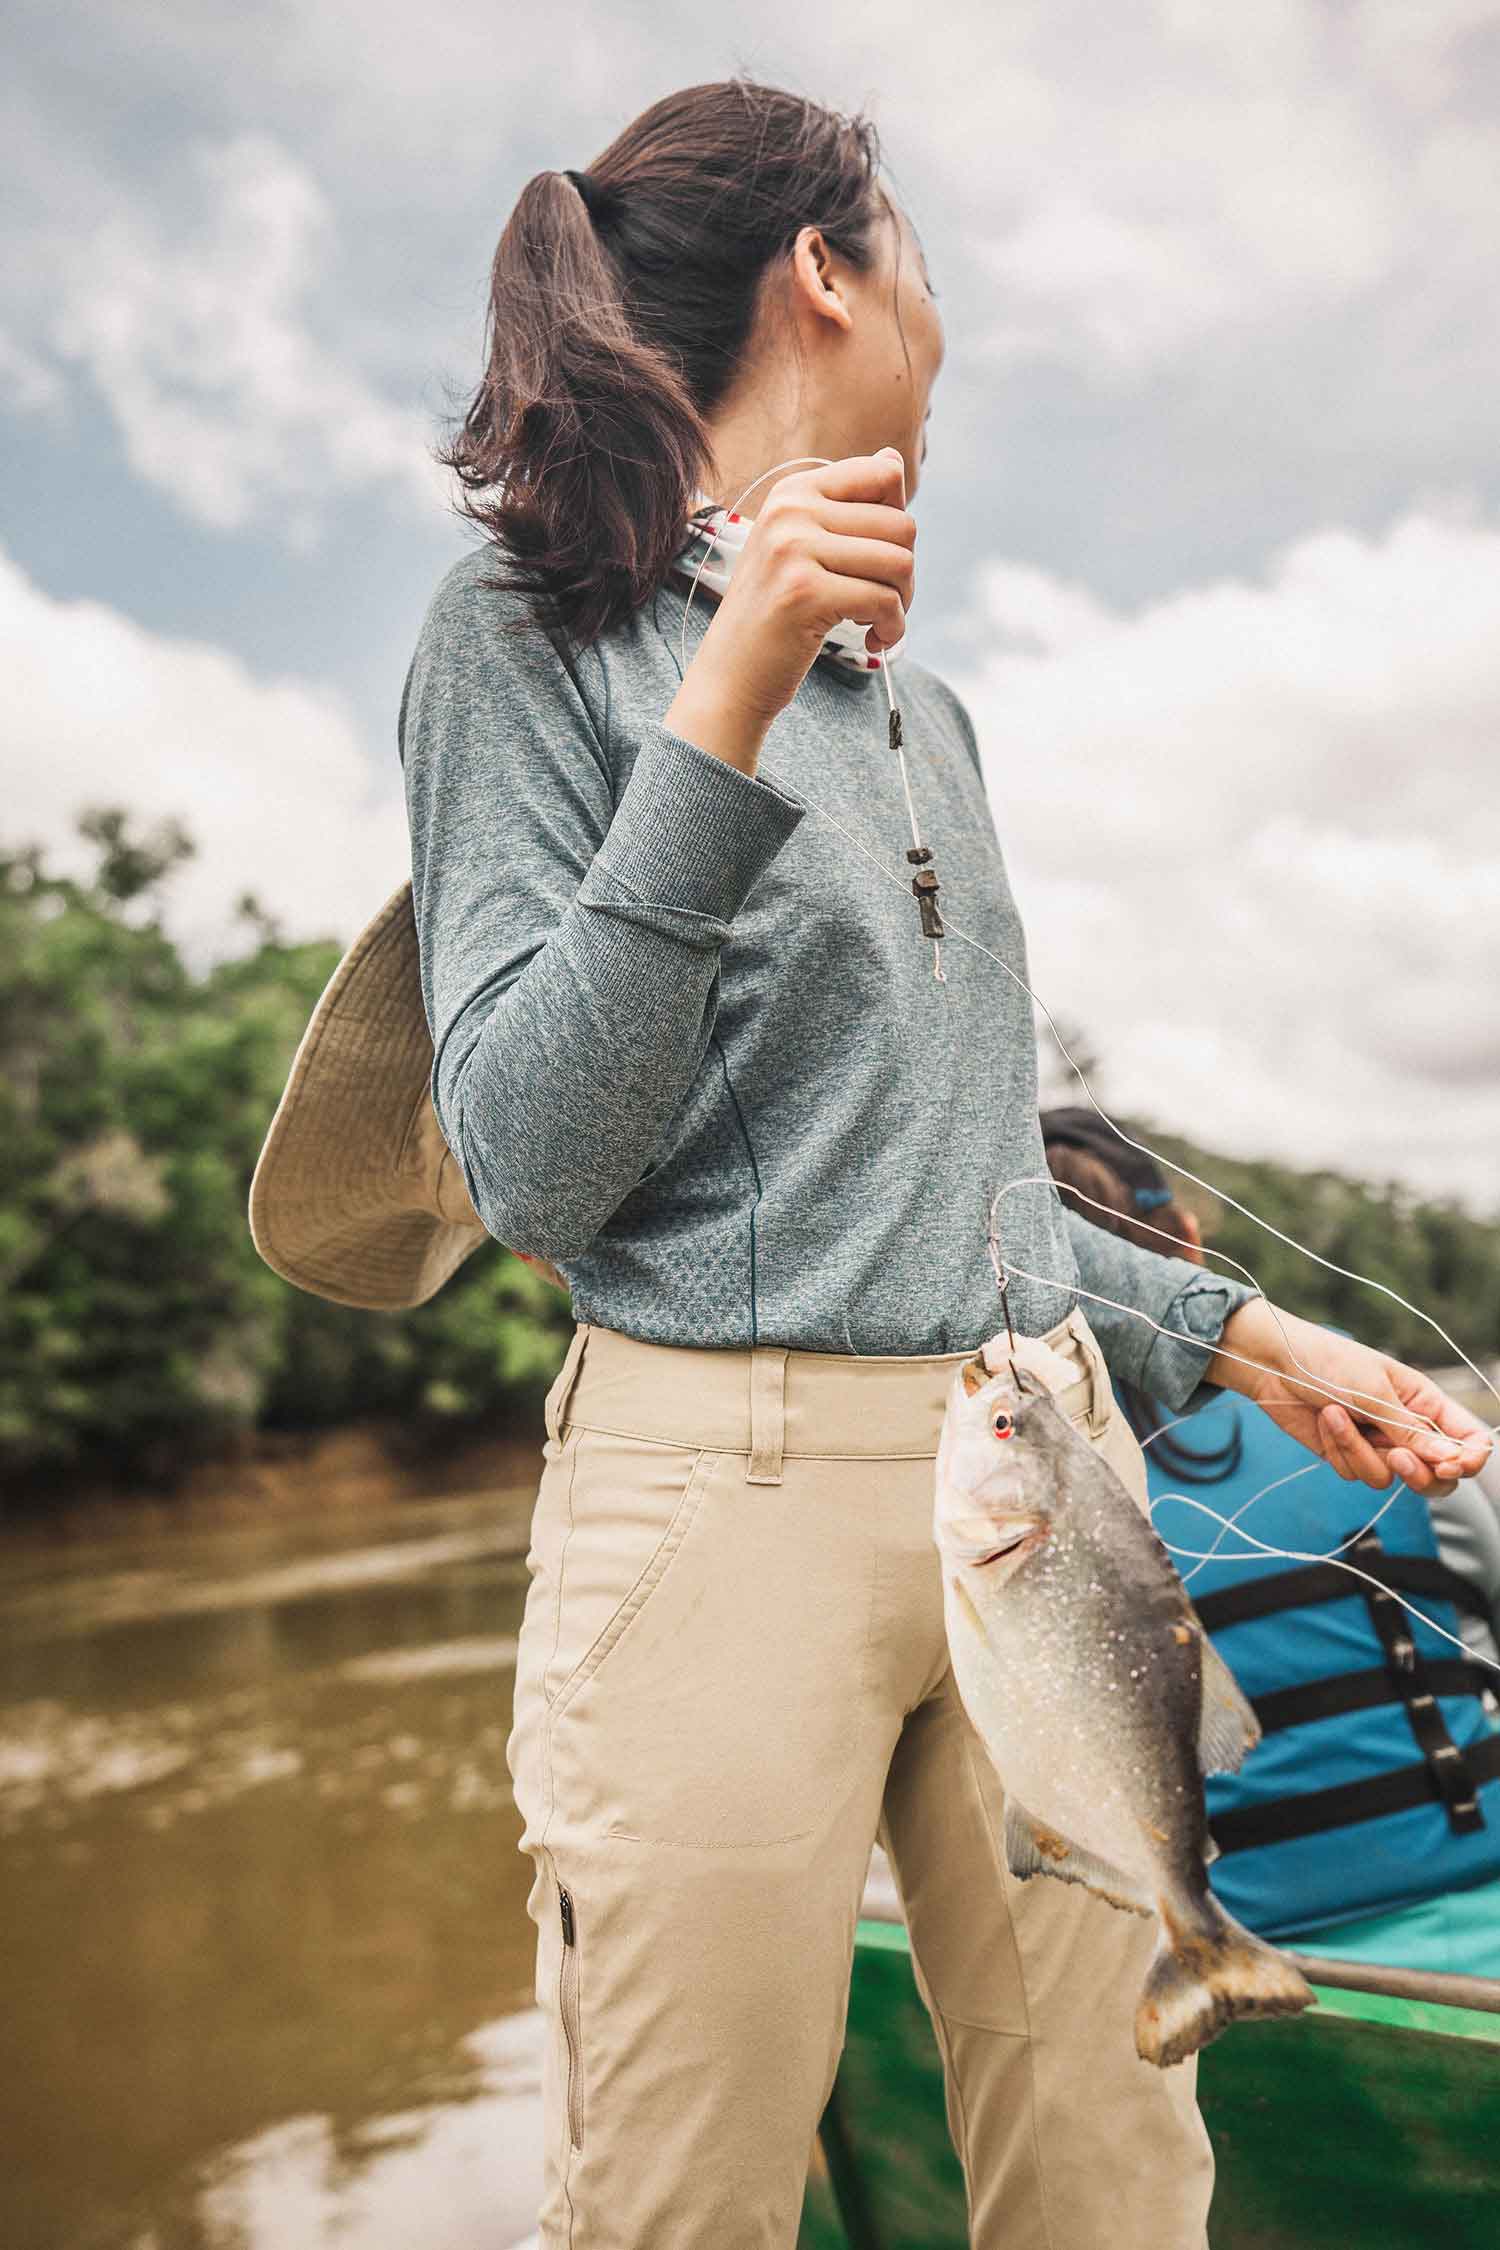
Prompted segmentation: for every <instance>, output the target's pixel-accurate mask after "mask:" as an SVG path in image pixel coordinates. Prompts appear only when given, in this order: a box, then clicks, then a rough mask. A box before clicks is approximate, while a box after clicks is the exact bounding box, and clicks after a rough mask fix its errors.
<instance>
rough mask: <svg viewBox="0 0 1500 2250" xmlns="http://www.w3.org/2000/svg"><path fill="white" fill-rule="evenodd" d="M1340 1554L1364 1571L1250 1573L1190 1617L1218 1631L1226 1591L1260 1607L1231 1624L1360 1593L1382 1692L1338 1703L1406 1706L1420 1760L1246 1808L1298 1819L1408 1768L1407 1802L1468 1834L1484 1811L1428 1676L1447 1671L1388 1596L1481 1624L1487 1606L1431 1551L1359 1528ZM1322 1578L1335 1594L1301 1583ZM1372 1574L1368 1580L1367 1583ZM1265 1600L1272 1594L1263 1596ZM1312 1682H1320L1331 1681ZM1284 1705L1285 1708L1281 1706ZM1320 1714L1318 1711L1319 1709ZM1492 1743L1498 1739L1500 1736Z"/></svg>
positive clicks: (1319, 1568)
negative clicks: (1450, 1610) (1435, 1600)
mask: <svg viewBox="0 0 1500 2250" xmlns="http://www.w3.org/2000/svg"><path fill="white" fill-rule="evenodd" d="M1347 1553H1348V1555H1349V1559H1350V1560H1351V1562H1354V1563H1357V1564H1358V1566H1359V1568H1360V1570H1361V1571H1363V1572H1364V1573H1365V1575H1364V1576H1363V1577H1360V1578H1351V1577H1350V1575H1349V1573H1348V1572H1347V1571H1343V1570H1339V1569H1337V1568H1336V1567H1335V1566H1334V1565H1333V1564H1332V1563H1315V1564H1312V1565H1310V1566H1308V1567H1306V1568H1304V1569H1302V1570H1297V1571H1283V1572H1281V1573H1279V1574H1278V1577H1277V1578H1273V1579H1269V1580H1267V1579H1252V1580H1247V1581H1246V1582H1244V1583H1243V1584H1241V1585H1238V1586H1227V1587H1221V1588H1220V1590H1219V1591H1218V1592H1217V1593H1214V1594H1206V1595H1205V1596H1204V1598H1203V1600H1202V1601H1201V1602H1200V1603H1199V1604H1198V1615H1199V1617H1200V1618H1201V1619H1202V1621H1203V1623H1204V1624H1205V1625H1209V1626H1210V1628H1212V1623H1213V1621H1214V1619H1216V1618H1217V1620H1218V1621H1219V1623H1220V1625H1221V1627H1222V1625H1223V1623H1224V1622H1226V1621H1229V1620H1226V1619H1225V1616H1224V1612H1225V1610H1226V1609H1232V1608H1233V1606H1234V1605H1233V1597H1234V1596H1235V1595H1237V1594H1244V1595H1252V1596H1253V1595H1258V1596H1260V1598H1261V1601H1262V1603H1263V1605H1264V1606H1263V1607H1261V1608H1260V1609H1259V1610H1257V1611H1245V1610H1244V1609H1243V1608H1242V1610H1241V1615H1240V1617H1239V1618H1236V1619H1233V1620H1232V1621H1233V1622H1241V1621H1242V1620H1243V1618H1244V1616H1246V1615H1260V1616H1270V1615H1272V1614H1274V1612H1275V1611H1276V1610H1278V1609H1282V1608H1301V1607H1304V1606H1306V1605H1307V1604H1308V1603H1309V1602H1319V1601H1328V1600H1338V1601H1347V1600H1348V1599H1349V1597H1350V1595H1351V1593H1352V1594H1355V1595H1357V1596H1358V1597H1360V1598H1362V1599H1363V1601H1364V1604H1365V1607H1366V1608H1367V1610H1368V1611H1369V1614H1370V1623H1371V1625H1372V1626H1373V1627H1374V1630H1375V1633H1376V1636H1377V1638H1378V1640H1379V1642H1380V1646H1381V1648H1382V1649H1383V1650H1384V1652H1385V1664H1384V1667H1383V1674H1384V1680H1385V1692H1384V1694H1383V1695H1380V1696H1374V1695H1372V1696H1370V1698H1369V1701H1368V1702H1365V1701H1359V1702H1354V1703H1346V1704H1344V1705H1343V1706H1342V1708H1344V1709H1346V1710H1360V1709H1368V1708H1370V1707H1371V1705H1373V1704H1374V1703H1376V1702H1392V1703H1400V1704H1401V1706H1402V1707H1403V1709H1404V1711H1405V1714H1406V1723H1407V1725H1408V1726H1409V1727H1410V1729H1411V1734H1412V1739H1413V1741H1414V1742H1415V1743H1416V1746H1417V1748H1418V1749H1419V1750H1420V1751H1421V1753H1422V1758H1423V1763H1422V1764H1421V1765H1420V1766H1414V1767H1410V1768H1407V1767H1399V1768H1398V1769H1397V1771H1396V1773H1394V1774H1385V1775H1381V1774H1376V1775H1373V1776H1371V1778H1370V1779H1369V1780H1368V1781H1362V1782H1350V1783H1347V1784H1344V1785H1342V1787H1341V1788H1335V1789H1315V1790H1309V1791H1307V1792H1305V1793H1304V1794H1301V1795H1298V1796H1295V1797H1292V1798H1286V1799H1281V1800H1279V1801H1277V1802H1276V1803H1273V1804H1270V1805H1260V1806H1256V1807H1254V1808H1253V1811H1254V1813H1255V1815H1256V1816H1257V1817H1259V1816H1260V1815H1262V1814H1270V1813H1273V1812H1278V1811H1281V1810H1283V1809H1284V1808H1286V1809H1287V1810H1288V1817H1291V1811H1292V1809H1294V1808H1301V1811H1300V1814H1299V1817H1306V1816H1307V1813H1308V1808H1309V1807H1311V1806H1315V1805H1316V1804H1317V1803H1318V1802H1320V1801H1322V1802H1324V1803H1325V1804H1327V1803H1333V1804H1334V1805H1337V1804H1339V1803H1342V1802H1343V1799H1344V1796H1345V1795H1346V1793H1347V1791H1348V1790H1350V1789H1352V1790H1355V1791H1359V1790H1362V1789H1367V1790H1374V1789H1376V1788H1378V1786H1379V1785H1380V1784H1381V1783H1382V1782H1390V1783H1392V1784H1394V1783H1395V1782H1397V1781H1398V1780H1399V1779H1400V1777H1401V1776H1402V1775H1403V1774H1406V1773H1414V1774H1416V1775H1417V1776H1418V1777H1419V1779H1420V1780H1421V1781H1422V1788H1421V1790H1420V1791H1419V1793H1418V1795H1417V1796H1416V1797H1415V1798H1413V1799H1412V1800H1411V1801H1412V1803H1414V1804H1421V1803H1423V1802H1424V1801H1425V1800H1426V1799H1428V1798H1431V1797H1435V1798H1436V1799H1437V1801H1438V1803H1439V1804H1441V1805H1442V1807H1443V1809H1444V1811H1445V1812H1446V1813H1447V1815H1448V1826H1449V1829H1450V1830H1451V1831H1452V1833H1453V1834H1454V1835H1455V1836H1462V1835H1468V1834H1470V1833H1472V1831H1473V1830H1474V1829H1476V1828H1483V1827H1484V1826H1485V1817H1484V1809H1483V1807H1482V1806H1481V1804H1480V1802H1479V1784H1478V1779H1477V1777H1476V1774H1475V1770H1474V1763H1473V1758H1474V1753H1473V1752H1472V1751H1466V1750H1462V1749H1460V1747H1459V1745H1458V1744H1457V1743H1456V1742H1455V1741H1454V1739H1453V1737H1452V1735H1451V1734H1450V1733H1449V1732H1448V1722H1447V1720H1446V1719H1445V1718H1444V1716H1443V1713H1442V1709H1441V1707H1440V1705H1439V1703H1438V1697H1439V1695H1440V1694H1442V1693H1444V1692H1445V1691H1444V1690H1443V1689H1442V1688H1440V1687H1439V1686H1438V1685H1437V1684H1436V1675H1437V1673H1438V1672H1439V1671H1441V1670H1451V1669H1452V1667H1451V1666H1448V1665H1446V1664H1443V1665H1439V1664H1437V1663H1434V1662H1433V1661H1432V1660H1431V1659H1430V1658H1428V1657H1426V1656H1424V1655H1423V1654H1422V1652H1421V1651H1420V1650H1419V1649H1418V1647H1417V1644H1416V1642H1415V1640H1414V1639H1413V1638H1412V1634H1411V1626H1410V1620H1409V1619H1408V1617H1407V1614H1406V1611H1405V1610H1404V1609H1403V1607H1402V1605H1401V1603H1400V1602H1399V1601H1398V1600H1397V1598H1396V1596H1397V1592H1398V1591H1399V1592H1402V1593H1419V1592H1420V1593H1425V1594H1426V1595H1427V1596H1428V1598H1429V1599H1431V1598H1432V1596H1433V1595H1438V1596H1439V1597H1440V1598H1445V1599H1447V1600H1449V1601H1451V1602H1453V1603H1454V1605H1455V1606H1456V1607H1458V1608H1460V1609H1464V1610H1467V1611H1468V1612H1469V1613H1470V1614H1471V1615H1472V1614H1474V1613H1475V1611H1476V1608H1477V1612H1478V1614H1479V1615H1480V1616H1482V1617H1484V1618H1485V1619H1486V1621H1488V1618H1489V1605H1488V1603H1487V1602H1486V1601H1485V1600H1484V1597H1483V1595H1482V1593H1481V1592H1480V1589H1479V1588H1478V1587H1477V1586H1474V1585H1472V1584H1471V1583H1470V1582H1469V1580H1468V1579H1466V1578H1463V1577H1461V1576H1460V1575H1459V1573H1458V1572H1457V1571H1456V1570H1450V1569H1449V1568H1448V1566H1447V1565H1446V1563H1441V1562H1439V1561H1437V1560H1436V1558H1435V1557H1433V1556H1431V1555H1390V1554H1387V1553H1386V1551H1385V1549H1384V1547H1383V1546H1382V1545H1381V1543H1380V1536H1379V1533H1378V1532H1375V1531H1373V1530H1372V1531H1367V1532H1365V1533H1364V1534H1363V1535H1362V1536H1361V1537H1360V1538H1358V1539H1356V1540H1355V1541H1354V1542H1353V1543H1352V1545H1351V1546H1350V1547H1349V1548H1348V1549H1347ZM1324 1575H1326V1577H1328V1578H1330V1579H1333V1580H1334V1581H1335V1582H1336V1585H1335V1589H1334V1591H1333V1592H1332V1593H1324V1592H1321V1591H1310V1590H1309V1587H1308V1581H1309V1580H1312V1579H1313V1578H1315V1577H1317V1578H1318V1579H1319V1583H1320V1584H1321V1578H1322V1576H1324ZM1296 1580H1300V1581H1301V1582H1302V1584H1301V1586H1300V1587H1296V1586H1294V1587H1293V1589H1292V1591H1291V1593H1290V1595H1289V1594H1288V1592H1287V1588H1288V1585H1289V1582H1291V1581H1296ZM1371 1580H1373V1581H1374V1583H1373V1584H1372V1583H1371ZM1267 1596H1270V1597H1271V1598H1270V1599H1269V1600H1267V1599H1266V1597H1267ZM1278 1596H1279V1598H1278ZM1463 1669H1464V1670H1466V1671H1468V1670H1473V1671H1476V1672H1477V1671H1478V1670H1479V1667H1478V1666H1477V1665H1472V1666H1471V1665H1467V1664H1466V1665H1465V1666H1464V1667H1463ZM1347 1676H1348V1677H1349V1678H1350V1679H1352V1680H1359V1681H1368V1680H1369V1679H1370V1677H1371V1675H1370V1674H1369V1673H1368V1672H1365V1673H1353V1674H1350V1675H1347ZM1377 1676H1379V1675H1377ZM1317 1684H1318V1685H1320V1686H1326V1685H1328V1684H1331V1683H1317ZM1281 1692H1282V1694H1283V1696H1284V1697H1285V1696H1291V1697H1293V1698H1296V1697H1298V1696H1301V1697H1305V1696H1306V1695H1307V1694H1308V1692H1309V1691H1308V1690H1307V1689H1306V1688H1302V1689H1288V1690H1283V1691H1281ZM1459 1692H1460V1693H1462V1692H1463V1691H1462V1690H1459ZM1266 1700H1267V1701H1270V1700H1271V1699H1270V1698H1269V1697H1267V1698H1266ZM1257 1709H1258V1707H1257ZM1283 1709H1285V1704H1284V1703H1283ZM1319 1715H1320V1716H1321V1715H1323V1714H1321V1713H1320V1714H1319ZM1289 1723H1295V1722H1288V1721H1287V1720H1286V1719H1285V1718H1283V1720H1282V1724H1283V1725H1286V1724H1289ZM1262 1724H1263V1725H1264V1721H1262ZM1496 1739H1497V1741H1500V1737H1497V1738H1496ZM1481 1747H1482V1746H1481ZM1251 1811H1252V1808H1250V1807H1245V1808H1243V1812H1242V1813H1236V1814H1235V1815H1233V1816H1232V1817H1233V1818H1234V1819H1235V1820H1238V1819H1240V1818H1242V1817H1248V1816H1249V1814H1250V1812H1251ZM1374 1817H1375V1815H1374V1814H1373V1813H1362V1812H1355V1813H1349V1814H1345V1815H1344V1816H1343V1817H1342V1818H1335V1819H1332V1820H1326V1821H1322V1822H1317V1821H1315V1822H1314V1827H1316V1826H1320V1825H1321V1826H1326V1827H1341V1826H1343V1825H1344V1822H1345V1820H1369V1819H1373V1818H1374ZM1217 1833H1218V1832H1217V1830H1215V1834H1216V1835H1217ZM1290 1833H1292V1834H1295V1835H1308V1834H1310V1833H1312V1830H1310V1829H1308V1828H1304V1827H1298V1828H1296V1829H1294V1830H1292V1831H1290ZM1260 1840H1261V1841H1267V1840H1268V1839H1267V1838H1265V1837H1262V1838H1261V1839H1260ZM1231 1848H1233V1847H1231V1846H1229V1845H1226V1844H1224V1843H1222V1842H1221V1843H1220V1849H1221V1850H1229V1849H1231Z"/></svg>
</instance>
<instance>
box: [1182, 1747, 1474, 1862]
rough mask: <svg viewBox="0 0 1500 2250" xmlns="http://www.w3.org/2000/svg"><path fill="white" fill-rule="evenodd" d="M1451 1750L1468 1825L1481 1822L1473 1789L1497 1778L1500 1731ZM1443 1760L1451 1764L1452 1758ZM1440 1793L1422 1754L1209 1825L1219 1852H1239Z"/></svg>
mask: <svg viewBox="0 0 1500 2250" xmlns="http://www.w3.org/2000/svg"><path fill="white" fill-rule="evenodd" d="M1453 1755H1454V1758H1455V1759H1459V1760H1460V1761H1461V1762H1462V1764H1463V1766H1464V1769H1465V1772H1466V1774H1467V1777H1468V1781H1469V1784H1470V1786H1471V1787H1472V1788H1473V1789H1474V1791H1475V1792H1476V1794H1475V1796H1474V1797H1473V1799H1472V1800H1471V1801H1470V1802H1471V1809H1472V1811H1473V1812H1474V1813H1475V1814H1477V1815H1478V1818H1477V1819H1473V1820H1471V1821H1470V1822H1469V1826H1470V1827H1471V1828H1473V1827H1483V1825H1484V1815H1483V1813H1482V1811H1481V1810H1480V1807H1479V1803H1478V1797H1477V1791H1478V1790H1479V1789H1480V1788H1481V1787H1482V1786H1483V1785H1484V1783H1486V1782H1487V1781H1494V1780H1495V1779H1497V1778H1500V1734H1495V1735H1491V1736H1489V1737H1488V1739H1487V1740H1485V1741H1483V1742H1475V1743H1471V1744H1470V1745H1469V1747H1468V1749H1467V1750H1464V1751H1462V1752H1460V1751H1458V1750H1457V1748H1455V1749H1454V1753H1453ZM1441 1762H1442V1763H1443V1764H1444V1765H1451V1764H1452V1762H1453V1761H1452V1760H1446V1759H1445V1760H1443V1761H1441ZM1441 1795H1442V1792H1441V1790H1440V1789H1439V1788H1438V1786H1437V1785H1436V1783H1435V1781H1434V1777H1433V1771H1432V1766H1431V1763H1430V1762H1429V1761H1428V1760H1426V1759H1424V1760H1423V1761H1422V1763H1421V1764H1420V1765H1415V1766H1398V1767H1397V1768H1396V1770H1395V1771H1394V1772H1393V1773H1378V1774H1372V1775H1371V1776H1370V1777H1369V1779H1368V1780H1365V1781H1346V1782H1343V1783H1341V1784H1340V1785H1339V1786H1338V1787H1337V1788H1334V1789H1309V1790H1305V1791H1303V1792H1302V1794H1301V1795H1299V1796H1295V1797H1278V1798H1276V1799H1275V1800H1274V1801H1273V1802H1272V1803H1270V1804H1268V1805H1241V1806H1237V1807H1236V1809H1235V1810H1234V1811H1233V1812H1226V1813H1220V1814H1219V1816H1218V1818H1217V1819H1215V1820H1214V1821H1212V1822H1211V1823H1210V1827H1211V1829H1212V1833H1213V1838H1214V1842H1215V1843H1216V1844H1217V1845H1218V1847H1219V1849H1220V1851H1221V1852H1243V1851H1248V1850H1251V1849H1252V1848H1253V1847H1254V1846H1256V1845H1258V1844H1286V1843H1290V1842H1291V1841H1292V1839H1293V1838H1294V1837H1297V1836H1315V1835H1317V1834H1318V1833H1319V1832H1320V1831H1321V1830H1323V1829H1327V1828H1351V1827H1353V1826H1354V1824H1355V1823H1356V1822H1357V1821H1361V1820H1379V1819H1382V1818H1383V1817H1384V1816H1385V1815H1386V1814H1388V1813H1399V1812H1410V1811H1411V1810H1412V1808H1413V1807H1414V1806H1416V1805H1430V1804H1431V1803H1432V1802H1433V1800H1434V1799H1435V1798H1440V1797H1441ZM1455 1809H1462V1807H1461V1806H1460V1807H1459V1808H1455Z"/></svg>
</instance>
